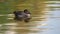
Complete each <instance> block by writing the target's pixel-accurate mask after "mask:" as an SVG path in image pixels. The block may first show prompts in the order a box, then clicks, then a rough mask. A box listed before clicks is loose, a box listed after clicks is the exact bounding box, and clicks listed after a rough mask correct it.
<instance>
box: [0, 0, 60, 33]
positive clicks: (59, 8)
mask: <svg viewBox="0 0 60 34" xmlns="http://www.w3.org/2000/svg"><path fill="white" fill-rule="evenodd" d="M24 9H28V10H29V11H30V12H31V16H32V19H31V21H30V22H29V23H25V22H17V21H14V20H13V18H14V15H13V11H15V10H22V11H23V10H24ZM0 34H60V0H0Z"/></svg>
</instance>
